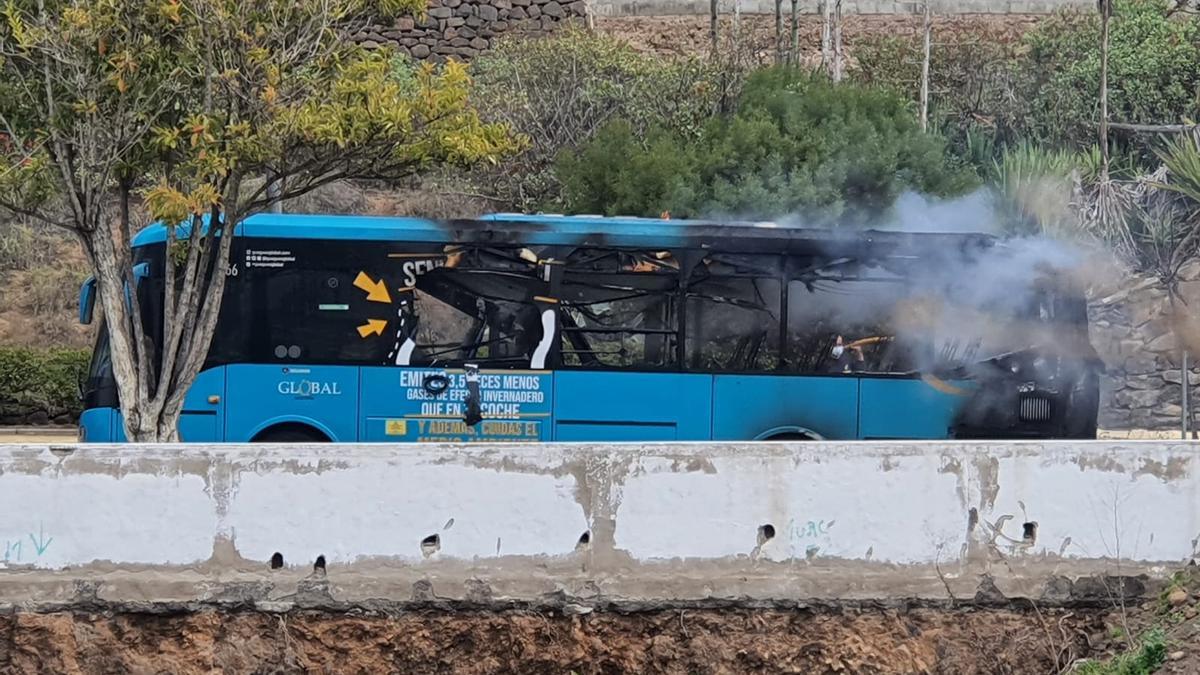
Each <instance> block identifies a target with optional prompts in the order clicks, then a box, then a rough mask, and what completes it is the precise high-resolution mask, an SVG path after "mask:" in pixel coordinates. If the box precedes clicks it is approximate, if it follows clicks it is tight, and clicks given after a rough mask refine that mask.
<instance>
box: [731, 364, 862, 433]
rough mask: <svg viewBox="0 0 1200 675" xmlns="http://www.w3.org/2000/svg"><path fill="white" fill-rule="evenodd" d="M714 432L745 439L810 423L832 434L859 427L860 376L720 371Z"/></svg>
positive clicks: (809, 426)
mask: <svg viewBox="0 0 1200 675" xmlns="http://www.w3.org/2000/svg"><path fill="white" fill-rule="evenodd" d="M714 379H715V382H714V384H713V438H714V439H715V440H722V441H744V440H752V439H755V438H759V437H761V436H763V435H764V434H767V433H768V432H771V431H773V430H781V431H784V432H785V433H786V432H788V431H791V430H794V429H806V430H808V431H812V432H815V433H817V434H820V435H821V437H822V438H828V439H837V440H845V439H853V438H856V434H857V432H858V379H857V378H854V377H820V376H811V377H810V376H803V375H716V376H714Z"/></svg>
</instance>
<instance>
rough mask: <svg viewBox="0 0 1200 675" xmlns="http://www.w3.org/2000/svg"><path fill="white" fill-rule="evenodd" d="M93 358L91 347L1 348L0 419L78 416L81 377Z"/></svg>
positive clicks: (13, 420)
mask: <svg viewBox="0 0 1200 675" xmlns="http://www.w3.org/2000/svg"><path fill="white" fill-rule="evenodd" d="M89 358H90V351H88V350H77V349H49V350H38V349H24V348H13V347H0V421H4V422H6V423H17V422H20V421H22V418H24V417H28V416H29V415H31V414H36V413H44V414H45V417H46V419H54V418H60V419H61V418H63V417H64V416H69V417H71V418H75V417H78V415H79V412H80V402H79V377H80V375H81V374H82V373H84V372H86V370H87V364H88V359H89Z"/></svg>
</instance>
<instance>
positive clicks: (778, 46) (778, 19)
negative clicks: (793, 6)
mask: <svg viewBox="0 0 1200 675" xmlns="http://www.w3.org/2000/svg"><path fill="white" fill-rule="evenodd" d="M781 63H783V0H775V65H779V64H781Z"/></svg>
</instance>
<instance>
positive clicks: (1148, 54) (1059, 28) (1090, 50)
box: [1018, 0, 1200, 146]
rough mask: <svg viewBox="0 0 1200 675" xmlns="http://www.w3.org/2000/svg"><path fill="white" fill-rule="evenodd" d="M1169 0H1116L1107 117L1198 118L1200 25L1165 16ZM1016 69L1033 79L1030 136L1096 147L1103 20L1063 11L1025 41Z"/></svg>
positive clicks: (1159, 121)
mask: <svg viewBox="0 0 1200 675" xmlns="http://www.w3.org/2000/svg"><path fill="white" fill-rule="evenodd" d="M1171 4H1173V3H1168V2H1167V1H1166V0H1123V1H1118V2H1116V3H1115V9H1114V12H1115V13H1114V15H1113V18H1112V22H1111V36H1110V45H1111V47H1110V50H1109V114H1110V118H1111V119H1112V120H1114V121H1120V122H1134V123H1147V124H1171V123H1178V122H1181V121H1183V119H1184V118H1187V117H1195V116H1196V111H1197V104H1198V101H1197V94H1200V31H1198V28H1200V24H1198V23H1197V21H1196V19H1195V18H1192V17H1190V16H1188V15H1186V14H1181V15H1177V16H1175V17H1172V16H1169V13H1168V10H1169V5H1171ZM1026 44H1027V46H1028V47H1029V52H1028V55H1027V56H1026V57H1025V59H1024V63H1022V64H1019V66H1018V67H1022V68H1025V69H1027V71H1028V72H1030V73H1032V74H1033V75H1034V78H1033V80H1032V82H1031V83H1030V88H1029V90H1028V91H1027V92H1025V93H1026V95H1027V96H1028V97H1029V100H1030V102H1031V108H1032V111H1031V112H1032V119H1031V122H1032V125H1033V128H1032V129H1031V131H1032V133H1033V136H1034V138H1035V139H1037V140H1043V141H1055V140H1057V139H1059V138H1061V139H1063V140H1064V141H1067V142H1069V143H1071V144H1073V145H1076V146H1079V145H1088V144H1091V143H1094V142H1095V138H1096V122H1097V120H1098V119H1099V91H1100V48H1099V45H1100V22H1099V18H1098V17H1097V16H1096V14H1095V13H1094V12H1082V13H1081V12H1066V13H1061V14H1058V15H1056V16H1055V17H1054V18H1052V19H1050V20H1048V21H1045V22H1043V23H1042V24H1040V25H1039V26H1038V27H1037V28H1036V29H1035V30H1034V31H1032V32H1031V33H1030V34H1029V35H1028V36H1027V38H1026Z"/></svg>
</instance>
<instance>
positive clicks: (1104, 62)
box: [1099, 0, 1112, 181]
mask: <svg viewBox="0 0 1200 675" xmlns="http://www.w3.org/2000/svg"><path fill="white" fill-rule="evenodd" d="M1099 7H1100V178H1101V180H1105V181H1107V180H1108V162H1109V159H1108V23H1109V19H1111V18H1112V0H1099Z"/></svg>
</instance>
